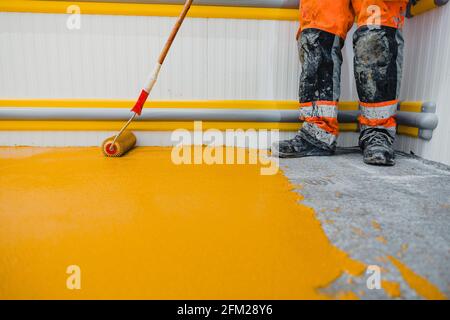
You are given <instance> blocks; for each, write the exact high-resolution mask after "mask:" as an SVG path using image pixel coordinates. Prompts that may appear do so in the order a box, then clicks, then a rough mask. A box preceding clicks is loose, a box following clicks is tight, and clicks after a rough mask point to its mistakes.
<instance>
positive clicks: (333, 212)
mask: <svg viewBox="0 0 450 320" xmlns="http://www.w3.org/2000/svg"><path fill="white" fill-rule="evenodd" d="M281 168H282V170H283V171H284V173H285V175H286V176H287V177H288V178H289V179H290V181H291V182H292V183H293V184H294V185H296V186H298V188H297V189H296V191H297V192H299V193H300V194H302V195H303V196H304V200H303V201H302V202H303V203H304V204H306V205H309V206H311V207H313V208H314V209H315V210H316V214H317V217H318V219H319V220H320V221H321V223H322V225H323V228H324V230H325V232H326V234H327V236H328V237H329V239H330V241H332V242H333V243H334V244H335V245H336V246H337V247H339V248H341V249H343V250H344V251H346V252H347V253H348V254H349V255H350V256H351V257H352V258H354V259H356V260H359V261H361V262H363V263H365V264H367V265H376V266H379V267H380V268H381V270H382V273H381V278H382V280H388V281H395V282H398V283H399V284H400V290H401V296H400V298H404V299H420V298H422V297H421V296H420V295H419V294H418V293H417V292H416V291H415V290H413V289H412V288H411V287H410V286H409V285H408V284H407V283H406V282H405V280H404V279H403V277H402V276H401V274H400V272H399V271H398V270H397V268H396V267H395V266H394V265H393V264H392V263H391V262H390V260H389V259H388V258H387V257H388V256H393V257H396V258H397V259H398V260H400V261H402V262H403V263H404V264H406V265H407V266H408V267H409V268H410V269H412V270H413V271H414V272H415V273H417V274H418V275H421V276H423V277H425V278H426V279H427V280H428V281H429V282H431V283H432V284H434V285H435V286H437V287H438V288H439V289H440V290H441V292H442V293H444V294H445V295H446V296H447V297H450V170H449V168H448V167H446V166H443V165H440V164H436V163H431V162H427V161H424V160H422V159H419V158H416V157H413V156H409V155H406V154H398V155H397V165H396V166H395V167H374V166H368V165H366V164H364V163H363V161H362V156H361V154H360V153H359V151H358V150H356V149H341V150H340V151H339V152H338V154H337V155H335V156H333V157H321V158H318V157H311V158H303V159H285V160H281ZM368 276H369V275H363V276H361V277H351V276H349V275H343V276H342V277H341V278H339V279H338V280H337V281H335V282H334V283H333V284H332V285H331V286H329V287H328V288H325V289H323V290H324V291H326V292H327V293H331V294H336V295H337V294H338V293H339V292H347V291H351V292H354V293H356V294H357V295H358V297H359V298H361V299H387V298H390V297H389V296H388V295H387V294H386V292H385V291H384V290H383V289H380V290H377V289H372V290H369V289H368V288H367V284H366V281H367V278H368Z"/></svg>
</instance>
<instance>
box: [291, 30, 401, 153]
mask: <svg viewBox="0 0 450 320" xmlns="http://www.w3.org/2000/svg"><path fill="white" fill-rule="evenodd" d="M343 45H344V40H343V39H342V38H341V37H339V36H337V35H335V34H332V33H329V32H326V31H323V30H319V29H314V28H310V29H305V30H303V31H302V33H301V37H300V39H299V53H300V62H301V66H302V73H301V77H300V90H299V97H300V114H301V119H302V120H304V121H305V123H304V125H303V127H302V129H301V130H300V134H301V135H304V136H308V138H309V140H310V141H311V137H312V139H313V140H316V143H317V145H318V146H320V147H322V148H329V149H334V148H335V147H336V140H337V136H338V134H339V128H338V120H337V104H338V101H339V97H340V78H341V65H342V53H341V50H342V48H343ZM353 48H354V52H355V58H354V73H355V80H356V86H357V90H358V95H359V100H360V109H361V116H360V118H359V124H360V126H361V131H362V133H364V130H366V129H369V128H382V129H385V130H386V132H388V133H389V134H390V135H391V136H392V137H393V138H394V137H395V132H396V121H395V113H396V110H397V105H398V100H397V99H398V94H399V90H400V82H401V75H402V62H403V37H402V33H401V31H400V30H399V29H397V28H393V27H387V26H361V27H359V28H358V29H357V31H356V32H355V34H354V37H353Z"/></svg>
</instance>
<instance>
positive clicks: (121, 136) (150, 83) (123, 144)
mask: <svg viewBox="0 0 450 320" xmlns="http://www.w3.org/2000/svg"><path fill="white" fill-rule="evenodd" d="M193 1H194V0H186V3H185V4H184V7H183V11H182V12H181V14H180V16H179V17H178V19H177V21H176V23H175V25H174V27H173V29H172V32H171V33H170V36H169V38H168V39H167V42H166V44H165V46H164V48H163V50H162V51H161V54H160V56H159V58H158V62H157V63H156V66H155V68H154V70H153V72H152V73H151V74H150V76H149V77H148V80H147V81H146V84H145V86H144V88H143V89H142V91H141V94H140V96H139V98H138V100H137V102H136V104H135V105H134V107H133V108H132V109H131V111H132V112H133V115H132V116H131V118H130V119H129V120H128V121H127V123H125V125H124V126H123V127H122V129H121V130H120V131H119V132H118V133H117V134H116V135H115V136H113V137H110V138H108V139H106V140H105V141H103V144H102V150H103V154H104V155H105V156H107V157H121V156H123V155H124V154H125V153H127V152H128V151H130V150H131V149H132V148H133V147H134V146H135V145H136V136H135V135H134V134H133V133H132V132H131V131H129V130H127V128H128V126H129V125H130V124H131V122H132V121H133V120H134V119H135V118H136V117H138V116H140V115H141V113H142V109H143V108H144V104H145V102H146V101H147V98H148V96H149V95H150V93H151V91H152V89H153V87H154V86H155V84H156V81H157V79H158V75H159V72H160V71H161V67H162V65H163V63H164V60H165V59H166V56H167V54H168V53H169V50H170V47H171V46H172V43H173V41H174V40H175V37H176V36H177V33H178V30H180V27H181V25H182V24H183V21H184V18H186V15H187V13H188V12H189V9H190V8H191V5H192V2H193Z"/></svg>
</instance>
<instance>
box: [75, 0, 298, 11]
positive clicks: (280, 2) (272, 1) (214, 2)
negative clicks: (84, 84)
mask: <svg viewBox="0 0 450 320" xmlns="http://www.w3.org/2000/svg"><path fill="white" fill-rule="evenodd" d="M81 1H85V2H130V3H157V4H183V3H184V2H185V0H81ZM298 4H299V1H298V0H194V5H206V6H230V7H259V8H290V9H294V8H295V9H296V8H298Z"/></svg>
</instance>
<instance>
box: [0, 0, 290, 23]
mask: <svg viewBox="0 0 450 320" xmlns="http://www.w3.org/2000/svg"><path fill="white" fill-rule="evenodd" d="M73 5H76V6H78V7H79V8H80V10H81V14H101V15H122V16H160V17H175V16H178V15H179V14H180V11H181V9H182V7H183V6H181V5H166V4H144V3H106V2H68V1H26V0H20V1H9V0H8V1H6V0H0V12H31V13H57V14H67V13H68V12H67V9H68V7H69V6H73ZM69 13H70V12H69ZM188 17H191V18H227V19H256V20H289V21H297V20H298V10H296V9H276V8H248V7H224V6H193V7H192V9H191V11H190V12H189V14H188Z"/></svg>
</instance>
